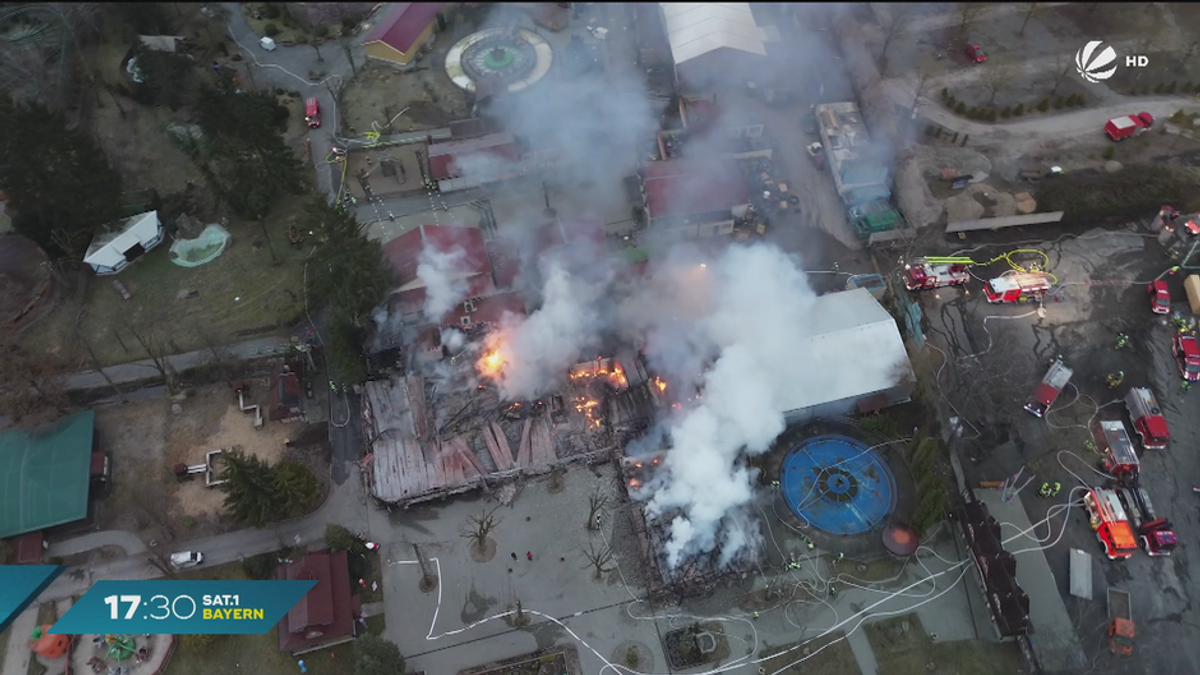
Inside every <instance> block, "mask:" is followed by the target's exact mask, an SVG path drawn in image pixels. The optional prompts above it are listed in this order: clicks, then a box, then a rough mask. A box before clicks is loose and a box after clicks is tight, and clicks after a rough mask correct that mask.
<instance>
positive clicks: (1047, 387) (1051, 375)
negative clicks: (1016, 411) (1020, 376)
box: [1025, 358, 1075, 417]
mask: <svg viewBox="0 0 1200 675" xmlns="http://www.w3.org/2000/svg"><path fill="white" fill-rule="evenodd" d="M1074 374H1075V371H1073V370H1071V369H1070V368H1068V367H1067V366H1066V365H1065V364H1064V363H1063V362H1062V359H1061V358H1057V359H1055V360H1054V362H1053V363H1051V364H1050V370H1048V371H1046V376H1045V377H1043V378H1042V382H1041V384H1039V385H1038V388H1037V389H1036V390H1035V391H1034V392H1033V396H1032V397H1030V399H1029V401H1028V402H1027V403H1026V404H1025V409H1026V410H1028V411H1029V412H1031V413H1033V414H1034V415H1036V416H1038V417H1041V416H1042V415H1045V414H1046V411H1048V410H1050V406H1052V405H1054V401H1055V400H1057V399H1058V395H1059V394H1060V393H1062V390H1063V388H1064V387H1066V386H1067V383H1068V382H1070V381H1071V376H1072V375H1074Z"/></svg>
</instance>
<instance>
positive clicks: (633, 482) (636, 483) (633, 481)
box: [629, 478, 642, 488]
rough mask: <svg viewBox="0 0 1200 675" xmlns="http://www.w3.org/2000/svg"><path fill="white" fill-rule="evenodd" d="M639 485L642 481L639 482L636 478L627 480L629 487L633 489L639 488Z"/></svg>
mask: <svg viewBox="0 0 1200 675" xmlns="http://www.w3.org/2000/svg"><path fill="white" fill-rule="evenodd" d="M641 484H642V481H640V480H638V479H636V478H630V479H629V487H632V488H635V487H639V486H640V485H641Z"/></svg>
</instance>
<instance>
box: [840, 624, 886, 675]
mask: <svg viewBox="0 0 1200 675" xmlns="http://www.w3.org/2000/svg"><path fill="white" fill-rule="evenodd" d="M846 644H848V645H850V651H851V652H852V653H853V654H854V660H855V661H857V662H858V670H859V672H861V673H862V675H876V674H877V673H878V672H879V662H878V661H876V660H875V650H874V649H872V648H871V641H870V640H868V639H867V633H866V631H864V630H862V629H861V628H860V629H859V630H856V631H854V632H853V633H851V634H849V635H847V636H846Z"/></svg>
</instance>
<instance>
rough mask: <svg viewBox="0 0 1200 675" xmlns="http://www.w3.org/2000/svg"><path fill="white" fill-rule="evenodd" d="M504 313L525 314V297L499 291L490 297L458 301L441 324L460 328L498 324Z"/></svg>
mask: <svg viewBox="0 0 1200 675" xmlns="http://www.w3.org/2000/svg"><path fill="white" fill-rule="evenodd" d="M505 314H516V315H518V316H524V315H525V298H523V297H522V296H521V294H520V293H501V294H499V295H493V296H491V297H490V298H479V299H473V300H466V301H464V302H460V303H459V304H458V306H456V307H455V308H454V310H453V311H451V313H450V314H449V315H448V316H447V317H446V320H445V322H444V323H443V324H442V325H443V327H446V328H449V327H451V326H453V327H455V328H462V329H468V328H472V327H475V326H477V325H481V324H482V325H490V326H499V325H500V320H501V319H503V318H504V315H505Z"/></svg>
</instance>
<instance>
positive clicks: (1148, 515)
mask: <svg viewBox="0 0 1200 675" xmlns="http://www.w3.org/2000/svg"><path fill="white" fill-rule="evenodd" d="M1121 485H1122V486H1121V487H1120V488H1119V489H1118V490H1117V496H1118V497H1119V498H1120V500H1121V503H1122V505H1124V507H1125V513H1126V514H1128V515H1129V517H1130V519H1131V521H1132V524H1133V528H1134V530H1135V531H1136V532H1137V535H1138V544H1140V545H1141V547H1142V550H1144V551H1145V552H1146V553H1147V555H1150V556H1153V557H1155V558H1158V557H1161V556H1169V555H1171V553H1173V552H1174V551H1175V548H1176V547H1177V546H1178V545H1179V537H1177V536H1176V535H1175V530H1174V525H1172V524H1171V521H1169V520H1167V519H1166V518H1159V517H1157V516H1156V515H1155V513H1154V505H1153V504H1152V503H1151V502H1150V495H1149V494H1147V493H1146V491H1145V490H1143V489H1142V488H1140V487H1138V486H1137V481H1136V480H1134V481H1125V482H1123V483H1121Z"/></svg>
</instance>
